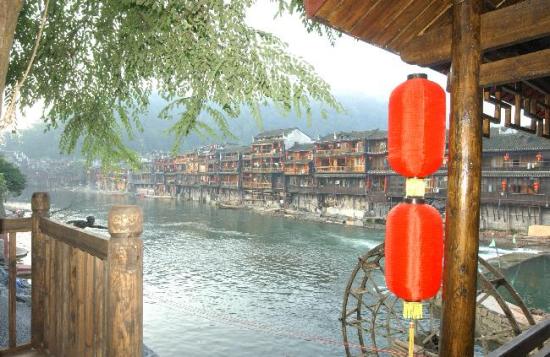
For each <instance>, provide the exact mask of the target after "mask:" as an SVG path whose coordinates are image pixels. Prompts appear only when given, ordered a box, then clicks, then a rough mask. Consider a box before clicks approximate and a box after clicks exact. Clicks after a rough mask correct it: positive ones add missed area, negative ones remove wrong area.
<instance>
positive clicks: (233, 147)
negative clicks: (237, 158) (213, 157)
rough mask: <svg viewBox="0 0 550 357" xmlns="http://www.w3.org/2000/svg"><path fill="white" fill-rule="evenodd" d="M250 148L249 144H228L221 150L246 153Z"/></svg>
mask: <svg viewBox="0 0 550 357" xmlns="http://www.w3.org/2000/svg"><path fill="white" fill-rule="evenodd" d="M249 150H250V147H248V146H241V145H227V146H225V147H224V148H223V150H221V151H222V152H223V153H224V154H234V153H244V152H247V151H249Z"/></svg>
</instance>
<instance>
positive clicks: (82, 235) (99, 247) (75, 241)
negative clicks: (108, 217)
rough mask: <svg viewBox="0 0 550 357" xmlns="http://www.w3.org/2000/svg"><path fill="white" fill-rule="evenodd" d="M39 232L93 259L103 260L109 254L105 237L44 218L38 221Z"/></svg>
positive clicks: (107, 239) (107, 240)
mask: <svg viewBox="0 0 550 357" xmlns="http://www.w3.org/2000/svg"><path fill="white" fill-rule="evenodd" d="M40 230H41V232H42V233H43V234H45V235H47V236H49V237H50V238H51V239H55V240H57V241H60V242H63V243H65V244H68V245H70V246H71V247H73V248H77V249H80V250H82V251H84V252H86V253H88V254H90V255H93V256H94V257H97V258H99V259H103V260H105V259H106V258H107V254H108V252H109V238H107V237H103V236H100V235H99V234H94V233H89V232H84V231H83V230H82V229H79V228H76V227H73V226H70V225H68V224H64V223H60V222H56V221H53V220H51V219H49V218H45V217H43V218H41V219H40Z"/></svg>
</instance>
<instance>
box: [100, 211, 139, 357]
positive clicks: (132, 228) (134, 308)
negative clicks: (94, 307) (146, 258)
mask: <svg viewBox="0 0 550 357" xmlns="http://www.w3.org/2000/svg"><path fill="white" fill-rule="evenodd" d="M108 228H109V233H110V235H111V240H110V242H109V254H108V257H107V262H106V263H107V274H108V278H107V279H108V281H107V306H106V307H107V316H106V317H107V318H106V320H107V356H108V357H116V356H141V355H142V354H143V242H142V240H141V238H140V236H141V233H142V232H143V213H142V212H141V208H139V207H137V206H113V208H111V211H110V212H109V219H108Z"/></svg>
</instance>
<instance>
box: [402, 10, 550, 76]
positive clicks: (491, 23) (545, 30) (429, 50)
mask: <svg viewBox="0 0 550 357" xmlns="http://www.w3.org/2000/svg"><path fill="white" fill-rule="evenodd" d="M451 32H452V28H451V26H450V25H448V26H444V27H442V28H438V29H433V30H431V31H429V32H427V33H425V34H424V35H422V36H419V37H417V38H415V39H413V40H411V41H410V42H408V43H403V44H402V46H403V47H402V48H399V49H398V50H399V53H400V55H401V58H402V59H403V61H405V62H407V63H412V64H418V65H421V66H433V65H436V64H441V63H448V62H450V60H451ZM548 35H550V1H548V0H525V1H522V2H519V3H517V4H514V5H511V6H508V7H505V8H502V9H499V10H494V11H490V12H487V13H485V14H483V15H482V16H481V49H482V51H487V50H492V49H496V48H500V47H504V46H510V45H513V44H517V43H522V42H526V41H529V40H533V39H536V38H541V37H545V36H548Z"/></svg>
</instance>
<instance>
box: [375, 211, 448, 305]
mask: <svg viewBox="0 0 550 357" xmlns="http://www.w3.org/2000/svg"><path fill="white" fill-rule="evenodd" d="M385 256H386V270H385V274H386V284H387V286H388V289H389V290H390V291H391V292H392V293H394V294H395V295H396V296H398V297H400V298H401V299H403V300H405V301H408V302H419V301H421V300H426V299H430V298H432V297H434V296H435V295H436V294H437V292H438V291H439V288H440V287H441V277H442V270H443V220H442V219H441V215H440V214H439V212H438V211H437V210H436V209H435V208H433V207H432V206H430V205H427V204H415V203H407V202H404V203H400V204H398V205H397V206H395V207H394V208H393V209H392V210H391V211H390V213H389V214H388V217H387V220H386V241H385Z"/></svg>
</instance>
